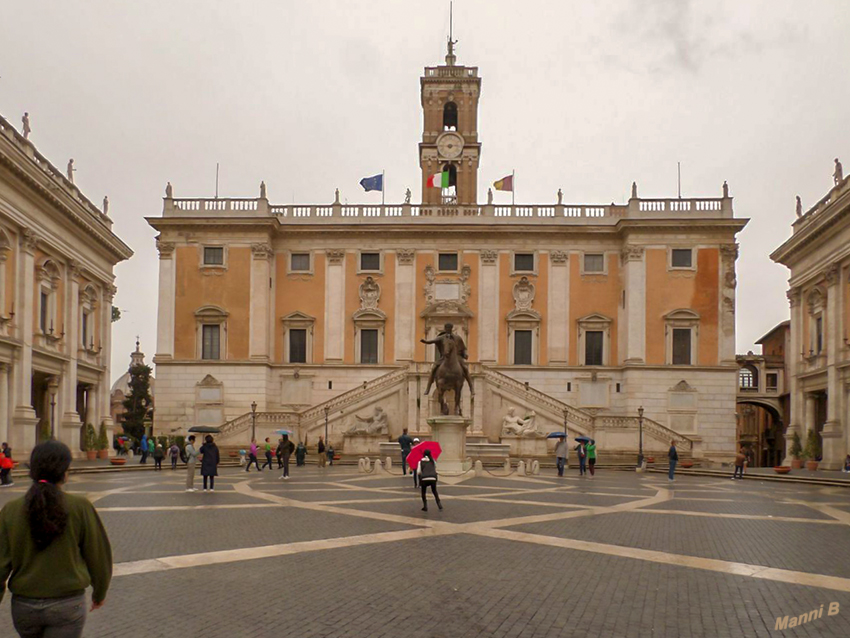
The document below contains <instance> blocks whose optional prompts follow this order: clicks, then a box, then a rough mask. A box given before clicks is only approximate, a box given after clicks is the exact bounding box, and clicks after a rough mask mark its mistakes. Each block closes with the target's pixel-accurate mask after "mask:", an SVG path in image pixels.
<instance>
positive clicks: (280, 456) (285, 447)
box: [245, 434, 333, 479]
mask: <svg viewBox="0 0 850 638" xmlns="http://www.w3.org/2000/svg"><path fill="white" fill-rule="evenodd" d="M319 446H320V453H319V465H320V466H321V465H323V463H322V458H323V456H324V449H323V448H324V444H323V441H322V438H321V437H319ZM259 450H260V448H259V446H258V445H257V440H256V439H251V445H250V446H248V452H247V457H248V458H247V463H246V464H245V471H246V472H250V471H251V466H252V465H253V466H254V467H256V468H257V471H258V472H262V471H263V470H264V469H266V468H267V467H268V468H269V470H272V469H274V467H273V459H275V458H276V459H277V469H279V470H283V472H282V473H281V475H280V478H282V479H288V478H289V460H290V458H292V455H293V454H295V464H296V465H297V466H299V467H300V466H302V465H304V464H305V462H306V458H307V446H306V445H304V443H303V442H302V441H299V442H298V445H295V444H294V443H293V442H292V441H290V440H289V436H288V435H286V434H284V435H283V436H281V437H280V439H279V440H278V442H277V447H276V448H275V449H274V452H272V442H271V438H270V437H266V439H265V441H264V442H263V453H264V455H265V458H266V462H265V463H263V465H262V466H260V462H259V459H258V457H257V455H258V454H259ZM331 464H333V461H331Z"/></svg>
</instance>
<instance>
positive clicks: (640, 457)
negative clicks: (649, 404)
mask: <svg viewBox="0 0 850 638" xmlns="http://www.w3.org/2000/svg"><path fill="white" fill-rule="evenodd" d="M638 467H643V406H640V407H639V408H638Z"/></svg>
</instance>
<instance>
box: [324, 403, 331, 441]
mask: <svg viewBox="0 0 850 638" xmlns="http://www.w3.org/2000/svg"><path fill="white" fill-rule="evenodd" d="M330 413H331V406H329V405H326V406H325V446H327V444H328V415H329V414H330Z"/></svg>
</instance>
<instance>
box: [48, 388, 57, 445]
mask: <svg viewBox="0 0 850 638" xmlns="http://www.w3.org/2000/svg"><path fill="white" fill-rule="evenodd" d="M58 391H59V379H57V378H56V377H50V380H49V381H48V382H47V392H48V393H50V438H51V439H55V438H56V393H57V392H58Z"/></svg>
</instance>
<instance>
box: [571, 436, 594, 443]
mask: <svg viewBox="0 0 850 638" xmlns="http://www.w3.org/2000/svg"><path fill="white" fill-rule="evenodd" d="M575 440H576V441H578V442H579V443H590V442H591V441H592V440H593V439H591V438H590V437H589V436H577V437H576V438H575Z"/></svg>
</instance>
